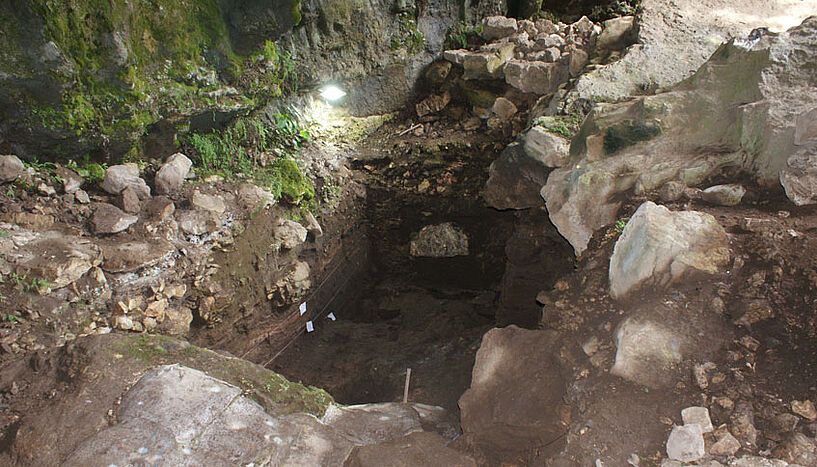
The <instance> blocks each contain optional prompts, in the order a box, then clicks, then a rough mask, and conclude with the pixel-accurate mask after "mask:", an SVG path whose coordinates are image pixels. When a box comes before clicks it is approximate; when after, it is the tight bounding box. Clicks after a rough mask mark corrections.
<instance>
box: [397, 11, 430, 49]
mask: <svg viewBox="0 0 817 467" xmlns="http://www.w3.org/2000/svg"><path fill="white" fill-rule="evenodd" d="M390 46H391V48H392V50H398V49H406V51H408V53H409V54H411V55H416V54H418V53H420V52H421V51H422V50H423V47H425V37H423V33H421V32H420V30H419V29H417V18H415V17H414V16H412V15H410V14H408V13H401V14H400V16H399V20H398V29H397V32H396V33H395V34H394V35H392V37H391V42H390Z"/></svg>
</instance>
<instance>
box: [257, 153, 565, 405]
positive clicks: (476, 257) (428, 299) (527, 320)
mask: <svg viewBox="0 0 817 467" xmlns="http://www.w3.org/2000/svg"><path fill="white" fill-rule="evenodd" d="M492 157H493V156H492V155H491V154H484V155H483V156H480V157H474V158H473V159H472V160H473V161H475V165H474V167H471V168H470V169H467V170H472V171H473V172H474V176H473V177H468V176H465V175H462V176H460V177H458V179H459V180H464V182H462V184H459V185H458V184H456V183H455V184H454V186H453V187H452V188H451V190H449V194H447V195H434V194H419V193H417V192H416V190H413V189H405V188H403V187H397V188H396V187H395V186H394V184H393V183H392V182H393V181H394V180H395V179H396V177H395V175H396V174H395V173H392V172H390V170H388V169H387V167H392V166H393V165H394V164H391V163H390V162H387V161H380V162H379V164H380V166H381V168H383V169H384V170H382V171H381V170H378V168H374V169H373V168H372V165H371V164H368V163H367V164H362V163H361V164H356V168H360V169H361V170H363V166H364V165H365V166H366V167H369V169H371V170H370V172H372V171H373V172H374V175H372V174H371V173H370V174H369V175H370V176H369V180H370V183H369V186H368V195H367V197H366V206H365V221H364V222H362V223H361V226H360V227H359V228H358V229H357V230H356V233H355V234H353V235H349V236H347V237H346V238H345V239H344V240H343V242H344V243H343V247H342V250H343V253H342V254H341V255H339V258H340V259H339V260H338V261H336V263H337V264H334V265H332V264H330V265H329V266H328V267H327V268H326V270H327V271H328V272H327V274H326V276H325V278H324V279H323V280H322V281H321V284H320V287H318V288H317V289H316V290H315V291H314V292H313V295H312V296H311V297H310V300H309V301H308V302H309V303H308V306H310V307H313V308H311V312H312V313H313V315H312V316H317V318H316V319H315V320H314V322H313V324H314V328H315V330H314V331H313V332H306V333H304V334H302V335H301V336H300V337H299V338H297V339H296V340H295V341H293V342H292V343H291V344H290V345H289V346H288V347H287V348H286V349H285V350H284V351H283V352H280V354H276V355H274V359H272V362H271V364H270V365H269V366H268V367H269V368H270V369H272V370H274V371H276V372H278V373H281V374H282V375H284V376H286V377H287V378H289V379H290V380H293V381H301V382H303V383H306V384H309V385H313V386H317V387H321V388H324V389H326V390H327V391H328V392H329V393H330V394H332V395H333V396H334V397H335V399H336V400H337V401H338V402H340V403H344V404H355V403H369V402H386V401H400V400H402V398H403V391H404V383H405V376H406V370H407V369H408V368H411V370H412V371H411V384H410V390H409V401H411V402H420V403H426V404H433V405H439V406H442V407H445V408H446V409H448V410H449V411H451V412H452V413H454V414H458V413H459V409H458V406H457V401H458V399H459V397H460V396H461V395H462V393H463V392H464V391H465V390H466V389H467V388H468V387H469V385H470V382H471V371H472V368H473V365H474V357H475V354H476V352H477V349H478V348H479V345H480V341H481V339H482V336H483V334H484V333H485V332H487V331H488V330H489V329H491V328H492V327H495V326H497V325H500V326H502V325H508V324H517V325H519V326H523V327H529V328H535V327H537V326H538V325H539V322H540V314H541V307H540V306H539V305H538V304H537V303H536V300H535V297H536V294H537V292H538V291H539V290H541V289H543V288H548V287H550V286H552V284H553V283H554V282H555V281H556V280H557V279H558V277H559V276H560V275H562V274H563V273H565V272H567V270H569V269H572V255H571V250H570V249H569V247H568V246H567V245H566V243H565V242H564V240H562V239H561V237H559V236H558V234H557V233H556V232H555V229H554V228H553V227H552V225H551V224H550V222H549V221H548V219H547V216H546V214H545V212H544V210H535V211H534V212H522V213H518V212H511V211H505V212H502V211H497V210H495V209H492V208H489V207H487V206H486V205H485V203H484V202H483V201H482V199H481V198H480V197H479V195H478V192H479V188H480V187H481V186H482V183H484V179H485V178H486V174H487V163H489V161H490V159H491V158H492ZM442 159H443V160H445V159H446V156H445V155H444V156H443V157H442ZM374 165H378V163H375V164H374ZM408 172H411V171H410V170H409V171H408ZM432 175H433V174H432ZM419 178H422V177H419ZM399 179H400V180H401V184H402V183H403V181H405V180H406V176H405V173H403V174H401V175H400V177H399ZM417 182H421V181H420V180H419V179H418V180H415V181H409V182H408V184H409V185H412V184H413V183H417ZM466 185H468V186H466ZM452 191H453V193H456V195H454V196H452V195H450V193H451V192H452ZM449 222H450V223H452V224H453V225H454V226H456V228H457V229H459V230H461V231H462V232H463V233H464V234H465V235H466V236H467V238H468V254H466V255H460V256H453V257H442V258H435V257H416V256H412V255H411V253H410V244H411V242H412V239H413V238H416V236H417V233H418V232H419V231H420V230H421V229H422V228H423V227H425V226H429V225H439V224H441V223H449ZM548 268H551V270H548ZM332 276H335V277H332ZM321 288H323V289H325V290H323V291H321V290H319V289H321ZM314 307H318V309H315V308H314ZM330 313H331V314H332V315H331V317H330V316H328V315H329V314H330ZM332 318H334V320H333V319H332Z"/></svg>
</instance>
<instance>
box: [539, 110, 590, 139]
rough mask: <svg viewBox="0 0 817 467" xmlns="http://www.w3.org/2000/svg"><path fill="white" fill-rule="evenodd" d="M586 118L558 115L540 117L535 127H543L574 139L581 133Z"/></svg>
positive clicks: (574, 115) (575, 115)
mask: <svg viewBox="0 0 817 467" xmlns="http://www.w3.org/2000/svg"><path fill="white" fill-rule="evenodd" d="M583 119H584V117H583V116H582V115H581V114H568V115H556V116H551V117H539V118H537V119H536V120H534V122H533V125H534V126H541V127H542V128H544V129H545V130H547V131H549V132H551V133H555V134H557V135H561V136H564V137H565V138H572V137H573V136H575V135H576V133H578V132H579V128H580V127H581V125H582V121H583Z"/></svg>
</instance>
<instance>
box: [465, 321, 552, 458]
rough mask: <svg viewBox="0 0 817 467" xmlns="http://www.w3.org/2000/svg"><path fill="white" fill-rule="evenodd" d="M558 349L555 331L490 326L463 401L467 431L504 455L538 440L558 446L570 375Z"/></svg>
mask: <svg viewBox="0 0 817 467" xmlns="http://www.w3.org/2000/svg"><path fill="white" fill-rule="evenodd" d="M557 354H558V340H557V333H556V332H553V331H531V330H526V329H520V328H518V327H516V326H509V327H506V328H501V329H492V330H490V331H488V332H487V333H486V334H485V336H483V338H482V345H481V346H480V348H479V351H478V352H477V356H476V362H475V364H474V371H473V375H472V378H471V387H470V388H469V389H468V390H467V391H466V392H465V394H463V396H462V397H461V398H460V402H459V405H460V410H461V414H462V429H463V436H465V437H466V439H467V440H468V441H469V442H470V443H471V444H472V445H474V446H476V447H477V449H478V450H480V451H482V452H488V453H492V454H493V455H499V456H500V458H505V459H507V458H511V457H510V456H512V455H514V454H518V453H520V452H525V451H526V450H527V449H530V448H533V447H535V446H539V447H541V446H553V447H554V448H555V449H558V447H559V446H558V445H559V443H554V440H557V439H559V437H560V436H561V433H562V432H563V429H562V428H561V426H560V425H559V420H560V418H559V415H558V414H559V405H560V404H561V403H562V402H561V399H562V396H563V395H564V392H565V384H566V380H565V379H563V375H562V369H561V365H560V362H559V360H558V358H557V356H556V355H557ZM501 456H507V457H501Z"/></svg>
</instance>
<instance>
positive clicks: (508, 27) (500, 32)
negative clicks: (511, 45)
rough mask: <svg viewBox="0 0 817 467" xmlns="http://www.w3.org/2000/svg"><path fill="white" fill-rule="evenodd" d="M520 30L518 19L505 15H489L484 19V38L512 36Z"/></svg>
mask: <svg viewBox="0 0 817 467" xmlns="http://www.w3.org/2000/svg"><path fill="white" fill-rule="evenodd" d="M518 30H519V25H518V24H517V21H516V19H514V18H507V17H505V16H489V17H487V18H485V19H483V20H482V33H481V34H480V35H481V36H482V38H483V39H485V40H488V41H492V40H494V39H502V38H504V37H508V36H511V35H513V34H515V33H516V31H518Z"/></svg>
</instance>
